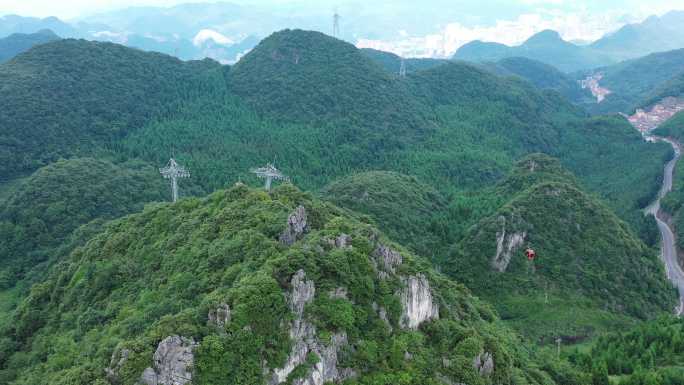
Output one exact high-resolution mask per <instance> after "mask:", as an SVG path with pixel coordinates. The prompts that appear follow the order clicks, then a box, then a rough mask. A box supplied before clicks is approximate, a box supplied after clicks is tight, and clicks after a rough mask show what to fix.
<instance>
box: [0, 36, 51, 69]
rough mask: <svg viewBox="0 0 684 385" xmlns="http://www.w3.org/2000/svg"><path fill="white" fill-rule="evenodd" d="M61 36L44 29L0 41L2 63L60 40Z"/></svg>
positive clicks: (0, 61)
mask: <svg viewBox="0 0 684 385" xmlns="http://www.w3.org/2000/svg"><path fill="white" fill-rule="evenodd" d="M58 39H59V36H57V35H55V33H54V32H52V31H50V30H49V29H44V30H41V31H39V32H36V33H30V34H23V33H15V34H12V35H10V36H7V37H5V38H2V39H0V63H2V62H4V61H7V60H9V59H11V58H13V57H15V56H16V55H18V54H20V53H22V52H24V51H27V50H28V49H29V48H31V47H33V46H34V45H37V44H42V43H47V42H50V41H53V40H58Z"/></svg>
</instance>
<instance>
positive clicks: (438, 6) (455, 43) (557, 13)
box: [0, 0, 684, 57]
mask: <svg viewBox="0 0 684 385" xmlns="http://www.w3.org/2000/svg"><path fill="white" fill-rule="evenodd" d="M190 2H204V3H206V2H215V1H212V0H0V15H6V14H19V15H23V16H40V17H45V16H57V17H60V18H62V19H66V20H72V19H79V18H81V19H82V18H86V17H87V16H89V15H92V14H97V13H102V12H108V11H112V10H117V9H122V8H126V7H130V6H160V7H169V6H173V5H177V4H180V3H190ZM230 2H231V3H235V4H239V5H243V6H246V7H248V8H254V9H255V10H256V9H258V10H259V11H260V12H264V11H265V12H269V11H272V12H273V14H274V15H275V14H277V15H278V16H279V17H282V16H283V15H285V16H290V15H297V16H298V17H299V16H302V15H303V14H305V13H308V15H309V16H310V17H314V15H323V14H324V15H328V14H331V13H332V12H333V9H337V10H339V12H340V14H342V16H343V19H342V20H343V28H344V27H345V26H344V24H345V23H346V24H347V26H348V28H347V29H346V31H347V32H348V34H347V35H346V36H344V38H345V39H347V40H350V41H352V42H353V43H355V44H357V45H358V46H360V47H372V48H378V49H383V50H387V51H393V52H395V53H398V54H402V55H410V56H437V57H438V56H447V55H450V54H451V53H453V52H454V51H455V50H456V48H458V47H459V46H461V45H462V44H465V43H466V42H468V41H471V40H475V39H479V40H484V41H496V42H500V43H505V44H509V45H510V44H518V43H520V42H522V41H524V40H525V39H526V38H528V37H529V36H530V35H532V34H534V33H536V32H539V31H541V30H543V29H554V30H557V31H558V32H560V34H561V35H562V36H563V38H565V39H566V40H573V41H591V40H596V39H598V38H600V37H601V36H602V35H603V34H605V33H607V32H611V31H613V30H616V29H617V28H619V27H620V26H622V25H624V24H625V23H627V22H638V21H642V20H643V19H644V18H646V17H647V16H649V15H662V14H663V13H665V12H667V11H669V10H675V9H679V10H684V0H422V1H416V0H391V1H390V0H373V1H361V0H336V1H325V0H230ZM345 16H346V18H345ZM321 18H322V19H323V17H321ZM300 19H301V18H300ZM324 20H325V22H326V23H327V22H328V20H327V16H326V17H325V18H324ZM376 20H377V25H375V26H371V25H370V24H373V23H374V21H376ZM325 25H326V28H328V27H327V24H325ZM288 27H299V26H298V25H292V26H288ZM366 27H367V28H366ZM320 29H321V30H322V29H323V27H322V26H321V28H320ZM324 32H329V31H324Z"/></svg>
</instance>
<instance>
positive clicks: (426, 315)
mask: <svg viewBox="0 0 684 385" xmlns="http://www.w3.org/2000/svg"><path fill="white" fill-rule="evenodd" d="M403 282H404V284H405V285H406V286H405V288H404V290H403V291H402V293H401V304H402V309H403V311H402V315H401V319H400V320H399V326H401V327H402V328H408V329H413V330H415V329H418V326H420V324H421V323H423V322H425V321H427V320H430V319H437V318H439V306H438V305H437V304H436V303H434V301H433V298H432V291H431V290H430V283H429V282H428V280H427V279H426V278H425V276H424V275H422V274H418V276H410V277H408V278H405V279H404V280H403Z"/></svg>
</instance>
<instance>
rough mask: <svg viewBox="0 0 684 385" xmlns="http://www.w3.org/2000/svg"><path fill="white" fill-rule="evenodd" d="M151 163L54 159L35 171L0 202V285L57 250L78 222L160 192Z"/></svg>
mask: <svg viewBox="0 0 684 385" xmlns="http://www.w3.org/2000/svg"><path fill="white" fill-rule="evenodd" d="M164 187H165V186H163V185H162V182H161V180H160V178H159V177H158V175H157V172H156V170H155V169H154V168H151V167H149V166H148V165H146V164H143V163H141V162H135V161H134V162H128V163H124V164H121V165H115V164H112V163H110V162H107V161H102V160H95V159H89V158H82V159H79V158H75V159H70V160H60V161H57V162H55V163H53V164H51V165H49V166H46V167H43V168H41V169H40V170H38V171H36V172H35V173H34V174H33V175H31V176H30V177H29V178H27V179H26V180H24V181H22V182H21V184H20V185H19V186H17V187H16V188H15V191H14V193H13V194H12V195H11V196H10V197H9V198H8V199H7V200H6V201H5V202H4V203H3V204H2V205H0V239H2V240H3V242H2V244H1V245H0V260H2V261H3V263H2V268H0V289H2V290H4V289H7V288H9V287H11V286H13V284H14V283H15V282H16V281H17V280H18V279H19V278H21V277H23V275H24V274H25V273H26V272H27V271H28V270H31V269H33V270H34V273H35V269H36V267H37V266H38V265H40V264H41V263H43V262H47V261H51V260H53V259H54V257H55V256H57V255H62V254H63V253H64V250H62V249H63V248H64V247H66V248H67V249H68V247H67V245H68V244H69V243H70V242H69V238H70V236H71V235H72V233H73V232H74V230H76V229H77V228H78V227H80V226H81V225H84V224H87V223H89V222H91V221H93V220H96V219H114V218H118V217H120V216H123V215H126V214H128V213H131V212H134V211H139V210H141V209H142V207H143V205H144V204H145V203H146V202H151V201H159V200H162V199H163V198H164V195H163V188H164Z"/></svg>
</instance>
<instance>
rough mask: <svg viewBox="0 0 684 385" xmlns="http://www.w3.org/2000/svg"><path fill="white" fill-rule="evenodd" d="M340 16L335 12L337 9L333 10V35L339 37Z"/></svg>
mask: <svg viewBox="0 0 684 385" xmlns="http://www.w3.org/2000/svg"><path fill="white" fill-rule="evenodd" d="M341 18H342V16H340V14H339V13H337V10H335V14H334V15H333V37H336V38H339V37H340V19H341Z"/></svg>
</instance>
